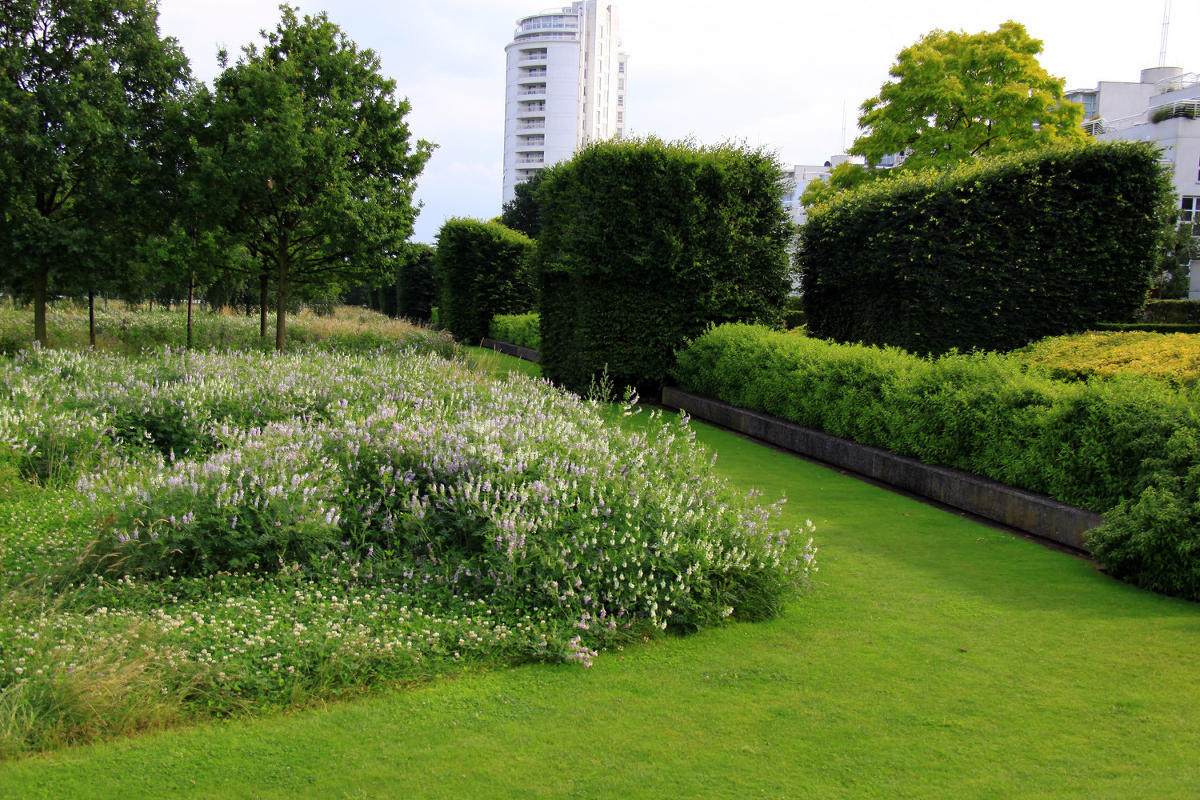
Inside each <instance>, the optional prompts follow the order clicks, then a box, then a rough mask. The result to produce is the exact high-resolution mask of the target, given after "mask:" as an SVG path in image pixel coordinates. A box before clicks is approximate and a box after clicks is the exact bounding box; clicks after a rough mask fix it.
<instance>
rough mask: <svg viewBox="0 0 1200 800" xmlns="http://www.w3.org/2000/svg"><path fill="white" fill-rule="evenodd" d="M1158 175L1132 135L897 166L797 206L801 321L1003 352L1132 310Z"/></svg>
mask: <svg viewBox="0 0 1200 800" xmlns="http://www.w3.org/2000/svg"><path fill="white" fill-rule="evenodd" d="M1171 206H1172V202H1171V184H1170V181H1169V178H1168V176H1167V173H1166V171H1165V169H1164V168H1163V167H1162V165H1161V164H1160V163H1159V160H1158V153H1157V151H1156V150H1155V149H1154V148H1153V147H1151V146H1149V145H1146V144H1145V143H1131V142H1120V143H1111V144H1089V145H1087V146H1085V147H1076V148H1055V149H1048V150H1042V151H1038V152H1037V153H1034V154H1026V155H1019V156H1010V157H1005V158H1001V159H995V160H986V161H980V162H977V163H973V164H969V165H966V166H964V167H962V168H959V169H957V170H953V171H951V172H944V173H915V174H900V175H897V176H896V177H894V178H891V179H888V180H882V181H878V182H875V183H873V184H870V185H868V186H865V187H863V188H860V189H856V190H854V191H850V192H845V193H843V194H841V195H838V196H837V197H835V198H834V199H832V200H831V201H830V202H828V203H825V204H822V205H819V206H816V207H814V208H813V209H811V210H810V213H809V219H808V223H807V224H806V225H805V226H804V229H803V231H802V234H801V244H800V249H799V251H798V254H797V262H798V266H799V269H800V275H801V280H802V284H803V292H804V310H805V315H806V320H807V322H808V330H809V332H810V333H811V334H812V335H814V336H818V337H822V338H829V339H834V340H837V341H842V342H865V343H867V344H877V345H894V346H898V347H902V348H905V349H907V350H910V351H913V352H916V353H941V352H946V351H948V350H950V349H952V348H958V349H960V350H972V349H981V350H1008V349H1012V348H1014V347H1019V346H1021V345H1024V344H1026V343H1027V342H1030V341H1034V340H1037V339H1040V338H1043V337H1045V336H1052V335H1057V334H1063V333H1073V332H1077V331H1081V330H1084V329H1086V328H1087V327H1088V326H1089V325H1092V324H1094V323H1097V322H1104V321H1114V320H1127V319H1131V318H1133V316H1134V315H1135V314H1136V313H1137V312H1138V311H1139V310H1140V309H1141V308H1142V306H1143V305H1144V303H1145V301H1146V292H1147V289H1149V287H1150V285H1151V281H1152V278H1153V277H1154V275H1155V271H1156V269H1157V263H1158V260H1157V257H1158V247H1159V244H1160V237H1161V235H1162V231H1163V224H1164V220H1165V219H1166V215H1167V214H1169V213H1170V208H1171Z"/></svg>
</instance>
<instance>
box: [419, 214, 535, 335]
mask: <svg viewBox="0 0 1200 800" xmlns="http://www.w3.org/2000/svg"><path fill="white" fill-rule="evenodd" d="M437 239H438V241H437V260H436V267H437V276H438V279H439V281H440V282H441V298H440V302H439V303H438V322H439V324H440V325H441V326H442V327H443V328H445V329H446V330H448V331H450V333H452V334H453V335H454V338H456V339H458V340H459V341H462V342H467V343H469V344H478V343H479V341H480V340H481V339H483V338H484V337H485V336H487V335H488V326H489V325H490V323H491V321H492V317H493V316H495V315H496V314H520V313H525V312H527V311H531V310H533V308H534V306H535V304H536V302H537V300H536V296H537V289H536V285H535V284H534V278H533V273H532V270H531V264H530V256H531V254H532V251H533V240H532V239H530V238H529V237H527V236H525V235H524V234H522V233H518V232H517V231H514V230H510V229H509V228H506V227H504V226H503V225H501V224H500V223H498V222H481V221H479V220H474V219H463V218H461V217H458V218H454V219H449V220H447V221H446V222H445V223H444V224H443V225H442V228H441V230H440V231H438V237H437Z"/></svg>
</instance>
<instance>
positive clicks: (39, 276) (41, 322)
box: [33, 266, 50, 347]
mask: <svg viewBox="0 0 1200 800" xmlns="http://www.w3.org/2000/svg"><path fill="white" fill-rule="evenodd" d="M49 281H50V269H49V268H48V267H45V266H39V267H38V268H37V271H36V272H34V273H33V338H34V340H35V341H36V342H38V344H40V345H42V346H43V347H45V346H46V284H47V283H49Z"/></svg>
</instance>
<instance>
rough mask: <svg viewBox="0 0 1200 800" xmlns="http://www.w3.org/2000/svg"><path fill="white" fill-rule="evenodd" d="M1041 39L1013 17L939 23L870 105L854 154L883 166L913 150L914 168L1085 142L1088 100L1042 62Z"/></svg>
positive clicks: (900, 61) (900, 60) (903, 55)
mask: <svg viewBox="0 0 1200 800" xmlns="http://www.w3.org/2000/svg"><path fill="white" fill-rule="evenodd" d="M1041 51H1042V43H1041V41H1040V40H1038V39H1034V38H1032V37H1030V36H1029V34H1028V33H1026V31H1025V27H1024V26H1023V25H1020V24H1019V23H1015V22H1011V21H1009V22H1005V23H1003V24H1001V25H1000V27H999V28H998V29H997V30H996V31H995V32H992V33H976V34H967V33H963V32H946V31H940V30H935V31H932V32H931V33H929V34H926V35H925V36H924V37H922V38H921V40H920V41H918V42H917V43H916V44H914V45H912V46H910V47H906V48H905V49H904V50H901V51H900V54H899V56H897V58H896V63H895V64H894V65H893V66H892V68H891V70H889V74H891V76H892V77H893V78H895V79H896V80H894V81H889V82H887V83H885V84H884V85H883V88H882V89H880V91H879V94H878V95H877V96H875V97H872V98H869V99H868V100H866V101H865V102H864V103H863V104H862V115H861V116H860V117H859V119H858V126H859V128H861V129H863V130H865V131H867V133H865V134H863V135H862V136H860V137H859V138H858V139H856V140H855V142H854V144H852V145H851V146H850V152H851V153H853V154H855V155H861V156H863V157H865V158H866V159H867V163H868V164H870V165H872V166H874V165H876V164H878V163H879V161H880V160H881V159H882V158H883V157H884V156H887V155H891V154H904V155H905V162H904V167H905V168H906V169H921V168H924V167H947V166H953V165H955V164H958V163H961V162H963V161H967V160H970V159H973V158H976V157H979V156H982V155H998V154H1001V153H1008V152H1016V151H1021V150H1028V149H1033V148H1038V147H1041V146H1044V145H1057V144H1070V143H1075V144H1079V143H1083V142H1084V141H1086V138H1087V137H1086V134H1084V132H1083V130H1082V129H1081V128H1080V125H1079V123H1080V122H1081V121H1082V120H1083V107H1082V106H1080V105H1079V104H1078V103H1069V102H1066V101H1065V100H1064V98H1063V82H1062V79H1061V78H1055V77H1052V76H1051V75H1049V74H1047V73H1046V71H1045V70H1044V69H1043V68H1042V67H1041V65H1040V64H1038V61H1037V58H1036V56H1037V54H1038V53H1040V52H1041Z"/></svg>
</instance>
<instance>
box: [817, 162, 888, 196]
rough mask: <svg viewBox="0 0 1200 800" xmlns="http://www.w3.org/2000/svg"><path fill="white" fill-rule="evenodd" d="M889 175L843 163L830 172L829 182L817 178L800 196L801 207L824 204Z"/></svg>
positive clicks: (858, 165) (881, 171) (860, 165)
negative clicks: (841, 194) (835, 196)
mask: <svg viewBox="0 0 1200 800" xmlns="http://www.w3.org/2000/svg"><path fill="white" fill-rule="evenodd" d="M886 174H888V170H882V169H868V168H866V167H864V166H863V165H862V164H855V163H854V162H852V161H843V162H842V163H841V164H838V165H837V166H836V167H834V168H833V169H832V170H830V171H829V180H825V179H824V178H815V179H813V180H811V181H809V183H808V186H805V187H804V191H803V192H802V193H801V194H800V205H802V206H804V207H805V208H811V207H812V206H815V205H816V204H817V203H823V202H825V201H826V200H828V199H829V198H831V197H833V196H834V195H836V194H837V193H838V192H844V191H845V190H847V189H854V188H856V187H858V186H862V185H863V184H864V183H870V182H871V181H872V180H875V179H876V178H878V177H882V176H883V175H886Z"/></svg>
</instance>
